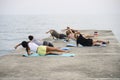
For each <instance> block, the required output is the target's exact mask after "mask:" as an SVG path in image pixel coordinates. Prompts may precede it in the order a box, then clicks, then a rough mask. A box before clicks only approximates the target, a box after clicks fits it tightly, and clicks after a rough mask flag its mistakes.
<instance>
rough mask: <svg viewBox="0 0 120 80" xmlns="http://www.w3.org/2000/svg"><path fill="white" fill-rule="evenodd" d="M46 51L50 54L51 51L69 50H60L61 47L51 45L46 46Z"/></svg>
mask: <svg viewBox="0 0 120 80" xmlns="http://www.w3.org/2000/svg"><path fill="white" fill-rule="evenodd" d="M46 52H47V54H50V53H56V52H65V53H66V52H69V51H65V50H60V49H58V48H55V47H49V46H47V47H46Z"/></svg>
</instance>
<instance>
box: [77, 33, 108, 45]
mask: <svg viewBox="0 0 120 80" xmlns="http://www.w3.org/2000/svg"><path fill="white" fill-rule="evenodd" d="M103 43H104V44H109V41H102V40H93V39H90V38H88V39H87V38H85V37H83V35H82V34H80V33H79V35H77V36H76V45H77V46H78V44H80V45H82V46H100V45H102V44H103Z"/></svg>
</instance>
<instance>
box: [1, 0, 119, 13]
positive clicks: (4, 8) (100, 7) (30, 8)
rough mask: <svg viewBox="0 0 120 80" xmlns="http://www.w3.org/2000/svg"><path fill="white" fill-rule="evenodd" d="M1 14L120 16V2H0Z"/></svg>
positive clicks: (106, 0)
mask: <svg viewBox="0 0 120 80" xmlns="http://www.w3.org/2000/svg"><path fill="white" fill-rule="evenodd" d="M0 14H1V15H5V14H120V0H0Z"/></svg>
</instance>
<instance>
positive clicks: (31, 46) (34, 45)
mask: <svg viewBox="0 0 120 80" xmlns="http://www.w3.org/2000/svg"><path fill="white" fill-rule="evenodd" d="M28 46H29V48H30V50H31V51H33V52H36V51H37V48H38V45H37V44H35V43H34V42H29V43H28Z"/></svg>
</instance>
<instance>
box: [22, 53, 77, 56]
mask: <svg viewBox="0 0 120 80" xmlns="http://www.w3.org/2000/svg"><path fill="white" fill-rule="evenodd" d="M28 56H30V57H39V56H40V55H39V54H37V53H33V54H31V55H28V54H27V53H26V54H23V57H28ZM45 56H65V57H74V56H75V54H73V53H64V54H48V55H45Z"/></svg>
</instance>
